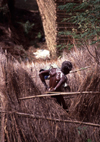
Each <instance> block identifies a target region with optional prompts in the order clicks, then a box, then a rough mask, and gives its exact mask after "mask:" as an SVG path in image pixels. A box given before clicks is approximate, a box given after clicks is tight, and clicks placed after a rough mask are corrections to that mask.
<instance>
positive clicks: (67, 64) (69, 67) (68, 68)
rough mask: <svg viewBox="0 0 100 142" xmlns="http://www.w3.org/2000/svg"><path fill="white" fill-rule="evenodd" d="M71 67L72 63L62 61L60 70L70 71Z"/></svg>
mask: <svg viewBox="0 0 100 142" xmlns="http://www.w3.org/2000/svg"><path fill="white" fill-rule="evenodd" d="M72 67H73V66H72V63H71V62H70V61H64V62H63V63H62V69H67V70H69V71H71V70H72Z"/></svg>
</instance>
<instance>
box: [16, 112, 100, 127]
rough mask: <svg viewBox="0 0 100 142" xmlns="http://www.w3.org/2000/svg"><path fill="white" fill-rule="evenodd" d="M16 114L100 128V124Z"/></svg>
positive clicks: (23, 114)
mask: <svg viewBox="0 0 100 142" xmlns="http://www.w3.org/2000/svg"><path fill="white" fill-rule="evenodd" d="M14 113H16V114H18V115H22V116H29V117H32V118H33V119H44V120H49V121H57V122H65V123H76V124H83V125H89V126H94V127H100V124H94V123H89V122H82V121H75V120H62V119H52V118H45V117H40V116H34V115H32V114H27V113H21V112H14Z"/></svg>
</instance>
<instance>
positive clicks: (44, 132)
mask: <svg viewBox="0 0 100 142" xmlns="http://www.w3.org/2000/svg"><path fill="white" fill-rule="evenodd" d="M0 55H1V56H0V58H2V57H3V58H2V63H1V62H0V71H3V74H2V75H3V77H2V78H3V82H4V84H3V88H2V94H3V95H4V96H5V98H6V100H7V103H6V108H5V111H7V112H9V111H10V112H13V111H14V112H20V113H24V114H30V115H32V116H34V117H35V118H34V119H32V118H31V117H25V116H21V115H18V114H16V113H9V114H8V113H6V114H5V129H4V132H5V141H7V142H14V141H18V142H23V141H24V142H28V141H30V142H33V141H36V142H38V141H43V142H45V141H48V142H52V141H57V142H61V141H62V142H65V141H68V142H72V141H75V142H77V141H78V142H79V141H88V140H89V139H90V140H92V141H99V140H100V135H99V132H100V128H99V127H95V126H86V125H85V124H84V122H86V123H94V124H99V125H100V118H99V114H100V105H99V104H100V103H99V102H100V95H94V94H93V95H92V94H91V95H89V94H85V95H81V96H80V95H78V96H77V97H75V98H71V99H69V100H67V99H66V103H68V106H69V114H68V113H67V112H66V111H65V110H63V109H62V107H61V106H59V105H58V104H57V103H56V102H55V100H54V99H53V98H51V97H42V98H34V99H28V100H23V101H19V99H18V98H22V97H26V96H33V95H34V96H35V95H39V94H41V92H43V87H42V86H41V82H40V80H39V77H38V71H39V69H40V68H42V67H43V66H46V65H47V64H50V62H46V63H45V62H44V63H43V64H42V63H41V64H40V63H38V62H37V63H33V65H30V66H29V67H28V68H26V67H25V66H24V65H23V67H22V66H21V65H20V64H19V63H18V62H17V61H16V60H14V59H12V58H11V57H10V56H8V58H6V57H5V55H4V54H3V53H2V54H0ZM84 56H85V57H84ZM65 59H66V60H70V61H72V63H73V69H75V67H76V68H77V69H79V68H82V67H85V66H89V65H91V64H92V62H94V59H92V58H91V57H90V56H89V54H88V53H87V52H86V51H85V50H84V54H83V51H82V50H80V51H77V53H75V52H71V53H70V54H68V55H67V56H66V57H65V58H64V57H63V58H62V59H59V60H58V61H55V63H57V65H58V66H61V63H62V61H64V60H65ZM80 61H81V62H80ZM86 61H88V62H86ZM51 63H52V62H51ZM31 69H32V71H31ZM99 71H100V69H99V66H98V67H96V68H88V69H87V70H83V71H81V72H80V73H79V72H76V73H71V74H69V75H68V79H69V84H70V86H71V91H74V92H75V91H78V90H79V91H98V92H100V88H99V85H100V84H99V83H100V75H99ZM32 76H36V79H34V78H32ZM0 85H1V86H2V82H0ZM40 90H42V91H40ZM71 109H72V110H73V111H72V112H71ZM36 117H41V118H42V117H43V118H50V119H51V120H63V121H65V120H67V121H72V122H73V121H74V122H75V121H77V122H78V121H79V122H81V121H82V122H83V124H81V123H80V124H76V123H66V122H61V121H59V122H56V121H50V120H46V119H38V118H36ZM72 118H74V119H72Z"/></svg>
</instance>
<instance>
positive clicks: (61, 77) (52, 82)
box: [39, 61, 72, 109]
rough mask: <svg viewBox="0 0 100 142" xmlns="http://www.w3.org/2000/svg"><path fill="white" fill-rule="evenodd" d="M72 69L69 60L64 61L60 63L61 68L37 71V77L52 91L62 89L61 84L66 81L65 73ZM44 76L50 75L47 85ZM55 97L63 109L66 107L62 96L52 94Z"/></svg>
mask: <svg viewBox="0 0 100 142" xmlns="http://www.w3.org/2000/svg"><path fill="white" fill-rule="evenodd" d="M71 70H72V63H71V62H69V61H64V62H63V63H62V67H61V69H59V68H52V69H49V70H45V71H42V72H40V73H39V77H40V79H41V81H42V83H43V84H44V86H45V89H46V90H48V91H50V92H52V91H61V92H62V89H63V85H64V84H65V83H66V82H67V77H66V75H67V74H68V73H69V72H70V71H71ZM45 76H50V79H49V87H48V86H47V84H46V81H45ZM54 97H55V98H56V99H57V102H58V103H59V104H60V105H61V104H62V105H63V108H64V109H67V106H66V104H65V101H64V98H63V96H61V95H60V96H54Z"/></svg>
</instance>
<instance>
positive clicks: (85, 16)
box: [58, 0, 100, 44]
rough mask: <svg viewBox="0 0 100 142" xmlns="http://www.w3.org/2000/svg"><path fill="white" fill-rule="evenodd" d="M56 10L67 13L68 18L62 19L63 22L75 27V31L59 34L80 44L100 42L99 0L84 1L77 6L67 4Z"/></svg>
mask: <svg viewBox="0 0 100 142" xmlns="http://www.w3.org/2000/svg"><path fill="white" fill-rule="evenodd" d="M58 8H59V9H60V10H66V12H67V14H68V13H69V18H64V19H63V21H68V22H71V23H73V24H76V25H77V29H75V28H73V29H72V30H71V31H68V30H67V31H62V32H60V33H59V34H63V35H66V36H68V35H70V36H72V38H74V39H77V41H82V42H88V41H89V40H90V41H91V44H95V43H98V42H100V39H99V38H100V0H95V1H94V0H84V1H83V2H82V3H79V4H77V3H67V4H65V5H60V6H59V7H58ZM63 21H62V22H63ZM95 37H96V39H97V40H95Z"/></svg>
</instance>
